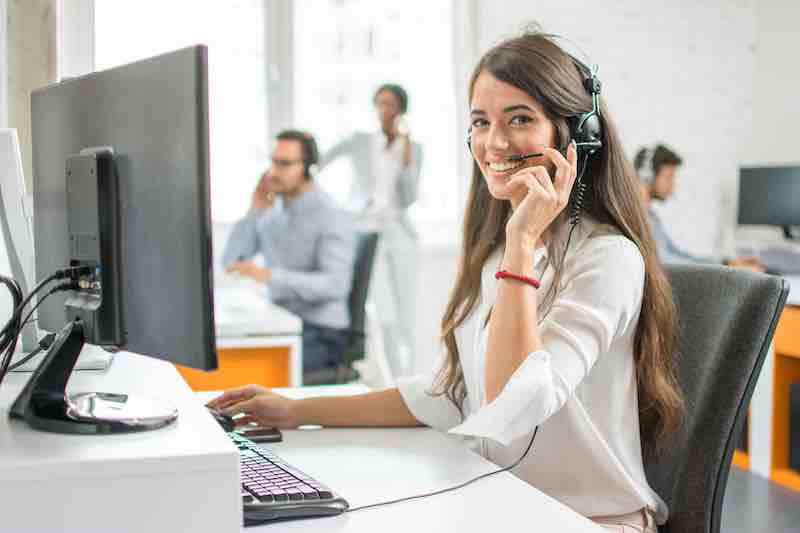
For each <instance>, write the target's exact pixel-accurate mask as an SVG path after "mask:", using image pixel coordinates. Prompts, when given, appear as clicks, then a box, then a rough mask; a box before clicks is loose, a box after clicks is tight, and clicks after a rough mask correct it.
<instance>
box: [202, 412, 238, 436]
mask: <svg viewBox="0 0 800 533" xmlns="http://www.w3.org/2000/svg"><path fill="white" fill-rule="evenodd" d="M207 409H208V412H209V413H211V416H213V417H214V420H216V421H217V423H218V424H219V425H220V426H222V429H224V430H225V431H233V429H234V428H235V427H236V423H235V422H234V421H233V418H231V417H230V416H228V415H226V414H225V413H223V412H221V411H217V410H216V409H212V408H210V407H207Z"/></svg>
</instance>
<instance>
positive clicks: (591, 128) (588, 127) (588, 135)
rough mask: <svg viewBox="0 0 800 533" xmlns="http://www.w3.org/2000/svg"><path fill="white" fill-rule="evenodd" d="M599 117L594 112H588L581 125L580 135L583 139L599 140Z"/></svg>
mask: <svg viewBox="0 0 800 533" xmlns="http://www.w3.org/2000/svg"><path fill="white" fill-rule="evenodd" d="M601 130H602V128H601V127H600V117H598V116H597V114H596V113H594V112H593V113H590V114H589V116H587V117H586V118H585V119H583V124H582V125H581V136H582V137H583V138H584V140H585V141H587V142H588V141H599V140H600V137H601Z"/></svg>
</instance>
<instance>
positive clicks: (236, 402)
mask: <svg viewBox="0 0 800 533" xmlns="http://www.w3.org/2000/svg"><path fill="white" fill-rule="evenodd" d="M207 405H208V407H210V408H211V409H217V410H220V411H222V412H223V413H225V414H226V415H229V416H236V415H239V414H242V415H244V416H242V417H240V418H237V419H236V425H237V426H242V425H246V424H250V423H251V422H254V423H256V424H258V425H259V426H265V427H277V428H282V429H292V428H296V427H297V426H298V425H299V421H298V420H297V419H296V415H295V412H294V405H295V401H294V400H291V399H289V398H286V397H285V396H281V395H280V394H276V393H274V392H272V391H270V390H269V389H266V388H264V387H262V386H260V385H247V386H245V387H241V388H239V389H231V390H229V391H225V393H223V394H222V395H221V396H218V397H216V398H214V399H213V400H211V401H210V402H208V404H207Z"/></svg>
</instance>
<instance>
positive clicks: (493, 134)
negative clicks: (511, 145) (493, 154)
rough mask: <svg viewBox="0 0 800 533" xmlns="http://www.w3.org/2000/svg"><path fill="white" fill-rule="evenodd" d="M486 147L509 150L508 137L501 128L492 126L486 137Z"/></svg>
mask: <svg viewBox="0 0 800 533" xmlns="http://www.w3.org/2000/svg"><path fill="white" fill-rule="evenodd" d="M486 148H487V149H488V150H507V149H508V137H506V134H505V132H504V131H502V129H501V128H491V129H490V130H489V135H488V137H487V138H486Z"/></svg>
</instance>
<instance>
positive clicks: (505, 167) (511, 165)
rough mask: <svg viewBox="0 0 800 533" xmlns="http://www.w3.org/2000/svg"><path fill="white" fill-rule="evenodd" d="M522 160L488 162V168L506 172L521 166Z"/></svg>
mask: <svg viewBox="0 0 800 533" xmlns="http://www.w3.org/2000/svg"><path fill="white" fill-rule="evenodd" d="M522 164H523V163H522V162H503V163H489V169H490V170H492V171H494V172H506V171H509V170H512V169H515V168H518V167H521V166H522Z"/></svg>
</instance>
